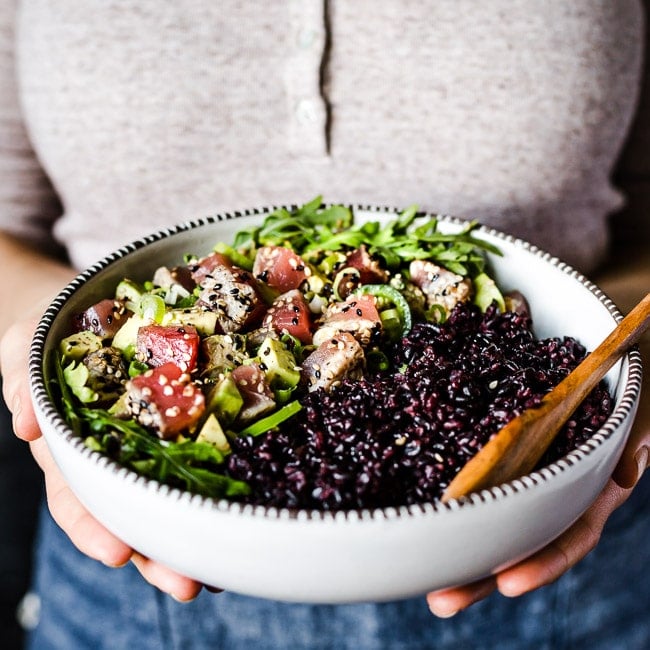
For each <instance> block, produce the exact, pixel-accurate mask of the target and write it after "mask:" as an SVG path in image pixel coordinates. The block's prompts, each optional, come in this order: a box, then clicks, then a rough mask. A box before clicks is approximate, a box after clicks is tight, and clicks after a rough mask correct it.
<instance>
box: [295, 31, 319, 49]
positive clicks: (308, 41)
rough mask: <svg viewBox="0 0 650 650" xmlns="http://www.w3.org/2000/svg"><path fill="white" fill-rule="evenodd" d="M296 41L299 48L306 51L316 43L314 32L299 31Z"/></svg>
mask: <svg viewBox="0 0 650 650" xmlns="http://www.w3.org/2000/svg"><path fill="white" fill-rule="evenodd" d="M296 41H297V43H298V46H299V47H301V48H302V49H303V50H307V49H309V48H310V47H312V46H313V45H314V43H315V42H316V32H315V31H314V30H313V29H307V28H305V29H301V30H300V31H299V32H298V38H297V39H296Z"/></svg>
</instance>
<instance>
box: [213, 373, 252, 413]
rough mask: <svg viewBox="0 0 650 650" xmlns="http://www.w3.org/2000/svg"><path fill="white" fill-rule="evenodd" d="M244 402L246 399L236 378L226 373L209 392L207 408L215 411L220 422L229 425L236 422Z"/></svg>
mask: <svg viewBox="0 0 650 650" xmlns="http://www.w3.org/2000/svg"><path fill="white" fill-rule="evenodd" d="M243 404H244V399H243V398H242V396H241V393H240V392H239V389H238V388H237V384H235V380H234V379H233V378H232V377H231V376H230V375H226V376H225V377H222V378H221V379H220V380H219V381H218V382H217V383H216V384H215V385H214V386H213V387H212V389H211V390H210V392H209V393H208V399H207V409H206V410H207V411H208V412H209V413H214V415H215V416H216V417H217V419H218V420H219V422H220V423H222V424H223V425H225V426H228V425H230V424H231V423H232V422H234V420H235V418H236V417H237V415H238V414H239V411H240V410H241V407H242V406H243Z"/></svg>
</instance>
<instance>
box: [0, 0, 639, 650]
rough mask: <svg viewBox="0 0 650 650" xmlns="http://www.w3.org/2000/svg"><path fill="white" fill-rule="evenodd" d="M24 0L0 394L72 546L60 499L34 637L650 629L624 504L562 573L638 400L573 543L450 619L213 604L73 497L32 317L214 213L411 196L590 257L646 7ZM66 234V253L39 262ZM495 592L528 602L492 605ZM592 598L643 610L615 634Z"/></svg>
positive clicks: (584, 262) (306, 643)
mask: <svg viewBox="0 0 650 650" xmlns="http://www.w3.org/2000/svg"><path fill="white" fill-rule="evenodd" d="M8 5H9V6H8V7H3V8H2V10H1V11H2V14H1V15H2V21H3V22H2V24H3V30H2V38H3V48H2V52H3V57H4V59H3V64H2V65H3V68H2V74H3V78H2V80H1V83H2V87H3V94H2V98H3V99H2V102H3V107H2V108H3V114H4V116H5V119H4V121H3V128H4V129H5V130H6V132H5V134H4V135H6V141H7V143H8V144H7V147H6V149H4V150H3V152H2V166H3V176H2V180H1V181H0V183H2V196H1V199H2V204H1V205H2V213H1V214H0V219H1V222H0V224H1V227H2V229H3V230H4V232H5V235H4V236H3V237H2V239H1V240H0V242H1V243H0V245H1V250H0V260H1V261H0V264H2V265H3V267H4V269H5V271H6V272H8V273H10V274H11V275H12V276H14V277H16V278H20V287H21V290H20V291H18V292H16V291H11V294H9V295H7V296H3V306H4V309H3V314H2V319H3V321H2V322H3V331H6V334H5V336H4V338H3V339H2V356H1V361H2V372H3V375H4V378H5V385H4V394H5V397H6V399H7V403H8V404H9V406H10V408H11V409H12V410H13V418H14V428H15V431H16V433H17V435H18V436H19V437H21V438H23V439H24V440H28V441H30V445H31V448H32V452H33V454H34V456H35V458H36V460H37V462H38V463H39V464H40V466H41V468H42V469H43V471H44V473H45V478H46V483H47V492H48V504H49V509H50V512H51V514H52V516H53V518H54V519H55V520H56V521H57V523H58V524H59V526H60V527H61V529H63V530H64V531H65V533H66V534H67V535H68V536H69V538H70V540H72V542H73V543H74V545H75V546H76V547H77V548H78V549H79V551H81V553H78V552H76V551H75V550H74V549H73V547H72V545H71V544H70V541H69V540H68V539H67V538H66V536H65V535H63V534H62V532H61V530H60V529H59V528H57V527H55V526H54V525H53V523H52V521H51V519H50V518H49V516H48V515H46V514H45V515H44V517H43V520H42V524H41V526H42V529H41V538H40V544H39V547H38V558H37V570H38V575H37V588H38V589H39V593H40V596H41V600H42V611H41V620H40V623H39V625H38V626H37V628H36V630H35V631H34V635H33V638H32V643H33V647H35V648H49V647H52V648H55V647H62V648H63V647H91V646H95V647H109V646H110V647H111V648H119V647H138V648H146V647H152V648H160V647H217V646H220V645H223V646H224V647H228V648H237V647H259V648H263V647H269V648H273V647H277V648H282V647H307V648H308V647H314V648H316V647H320V648H324V647H332V648H344V647H354V648H364V647H367V648H380V647H394V648H398V647H404V648H421V647H499V648H506V647H515V648H521V647H525V646H526V645H527V644H529V645H530V646H531V647H536V648H539V647H554V648H555V647H562V646H563V645H570V644H571V643H576V644H582V643H584V644H587V643H589V647H612V645H611V643H612V640H613V639H616V640H617V642H618V641H620V640H621V639H623V637H621V636H620V635H621V634H623V633H625V634H627V637H625V639H626V641H627V645H626V644H625V643H623V645H622V647H642V645H638V644H639V643H650V631H649V630H648V629H647V627H648V626H647V625H645V623H644V621H643V618H645V617H642V616H641V613H640V611H641V610H640V609H639V607H640V606H641V605H640V603H644V602H647V593H646V592H647V591H648V589H650V587H649V586H648V585H643V584H641V585H638V586H637V588H638V589H639V593H637V594H636V595H635V594H634V593H631V592H630V591H626V590H624V589H622V588H619V589H610V588H609V586H608V585H607V583H606V582H605V583H603V579H602V576H603V575H607V576H608V579H609V580H612V579H613V578H614V577H616V576H619V577H620V576H621V575H623V572H624V569H625V563H624V562H622V561H621V553H620V551H621V550H622V549H623V548H625V546H623V543H625V544H627V545H628V546H627V547H628V548H629V544H631V543H634V540H635V539H637V538H638V539H639V540H640V539H641V538H642V537H641V536H642V535H643V534H646V536H647V533H645V531H644V526H643V524H642V522H641V521H640V518H637V517H632V514H635V513H634V510H633V509H632V510H630V509H629V508H628V509H626V510H623V511H621V514H620V516H619V513H617V516H615V517H614V518H613V520H614V523H615V524H616V527H615V531H614V532H615V533H616V536H615V537H613V538H612V541H611V542H610V543H609V544H608V545H607V546H606V547H603V548H604V551H603V552H604V553H605V555H604V559H603V557H602V556H598V560H597V561H596V562H595V563H590V562H589V560H590V559H591V558H588V559H587V560H585V561H584V562H582V563H581V564H579V565H578V567H576V569H575V570H573V571H571V572H569V573H566V572H567V571H568V569H570V568H571V567H572V566H573V565H575V564H576V563H577V562H578V561H579V560H580V559H582V558H583V557H584V556H585V555H586V554H587V553H588V552H589V551H590V550H591V549H592V548H593V546H594V545H595V543H596V541H597V539H598V537H599V536H600V533H601V531H602V529H603V526H604V524H605V522H606V521H607V520H608V518H609V517H610V515H611V514H612V512H613V511H614V509H615V508H616V507H617V506H618V505H619V504H621V503H622V502H623V501H625V500H626V499H627V497H628V496H629V494H630V491H631V487H632V486H633V485H634V484H635V483H636V482H637V480H638V478H639V477H640V474H641V473H642V471H643V469H645V465H646V463H647V447H646V446H644V445H647V438H648V435H649V431H648V429H649V423H648V418H647V414H646V415H645V419H643V420H642V421H640V423H639V428H638V430H637V431H638V433H637V434H636V437H635V438H634V440H632V441H631V443H630V445H629V446H628V448H627V449H626V452H625V455H624V457H623V459H622V461H621V464H620V465H619V468H618V469H617V474H616V480H612V481H610V483H609V484H608V486H607V487H606V489H605V491H604V492H603V494H602V495H601V496H600V497H599V499H598V500H597V501H596V503H595V504H594V505H593V506H592V508H591V509H590V510H589V511H588V512H587V513H586V514H585V516H584V517H583V518H582V519H581V520H580V521H579V522H577V523H576V525H575V526H573V527H572V528H571V529H570V530H569V531H567V533H565V534H564V535H563V536H562V537H560V538H559V539H558V540H556V541H555V542H553V543H552V544H551V545H550V546H549V547H548V548H546V549H544V550H542V551H540V552H539V553H538V554H536V555H535V556H533V557H532V558H529V559H528V560H526V561H524V562H522V563H521V564H519V565H517V566H516V567H513V568H511V569H509V570H506V571H504V572H502V573H500V574H498V575H497V576H495V577H493V578H489V579H487V580H484V581H482V582H480V583H478V584H474V585H469V586H465V587H460V588H457V589H451V590H447V591H444V592H438V593H432V594H429V595H428V597H427V601H428V605H429V607H430V609H431V611H432V612H433V613H434V614H436V615H437V616H438V617H441V618H444V617H448V616H450V615H452V614H454V613H456V612H458V611H459V610H462V609H465V608H467V607H468V606H469V605H470V604H472V603H476V602H477V601H482V602H480V603H478V604H476V605H475V606H474V607H472V608H470V609H469V610H468V611H466V612H463V613H462V614H459V616H458V617H457V618H456V619H455V620H453V621H443V620H436V619H434V618H433V617H431V615H430V614H429V613H428V612H427V608H426V606H425V604H424V600H414V601H404V602H399V603H388V604H384V605H376V604H366V605H355V606H339V607H314V606H302V605H285V604H282V603H274V602H270V601H259V600H255V599H250V598H244V597H240V596H236V595H234V594H222V595H220V596H214V595H213V594H210V593H209V592H206V590H202V588H201V585H198V584H196V583H195V582H193V581H191V580H189V579H186V578H183V577H182V576H178V575H176V574H174V573H173V572H171V571H170V570H168V569H166V568H165V567H162V566H159V565H157V564H155V563H154V562H152V561H150V560H148V559H147V558H144V557H141V556H139V555H138V554H136V553H134V552H133V551H132V549H130V548H128V546H126V545H125V544H124V543H123V542H121V541H120V540H118V539H117V538H115V537H114V536H113V535H111V534H110V533H109V532H108V531H106V530H105V529H104V528H103V527H102V526H101V525H100V524H99V523H98V522H96V521H95V520H94V519H93V518H92V517H91V516H90V515H89V514H88V513H87V512H86V511H85V510H84V509H83V507H82V506H81V505H80V504H79V503H78V502H77V501H76V499H75V498H74V496H73V495H72V494H71V492H70V491H69V489H68V487H67V485H66V484H65V482H64V481H63V479H62V477H61V476H60V474H59V473H58V471H57V468H56V466H55V465H54V464H53V461H52V459H51V457H50V455H49V453H48V451H47V447H46V445H45V444H44V442H43V439H42V438H41V437H40V432H39V431H38V427H37V426H36V423H35V420H34V415H33V412H32V410H31V406H30V402H29V396H28V391H27V383H26V350H27V345H28V341H29V337H30V335H31V332H32V331H33V327H34V314H38V313H40V309H41V308H42V305H43V304H44V302H43V301H45V302H47V299H49V298H50V297H51V296H52V295H53V294H54V293H55V292H56V291H58V290H59V289H60V287H61V286H62V285H63V284H64V283H65V282H66V281H67V280H68V279H69V278H70V277H71V276H72V274H73V272H74V271H73V268H75V269H79V268H83V267H85V266H87V265H89V264H91V263H92V262H93V261H95V260H96V259H97V258H99V257H100V256H102V255H104V254H105V253H107V252H109V251H110V250H112V249H114V248H116V247H117V246H119V245H120V244H121V243H124V242H126V241H130V240H132V239H134V238H136V237H138V236H140V235H142V234H144V233H147V232H150V231H152V230H155V229H158V228H160V227H161V226H163V225H165V224H170V223H174V222H176V221H179V220H181V219H184V218H187V217H192V216H200V215H204V214H207V213H213V212H215V211H220V210H228V209H238V208H243V207H250V206H256V205H262V204H279V203H296V202H300V201H302V200H304V199H307V198H310V197H312V196H314V195H316V194H319V193H322V194H323V195H324V196H325V198H326V199H327V200H328V201H337V202H338V201H341V202H351V203H379V204H390V205H397V206H404V205H408V204H411V203H417V204H419V205H420V207H421V208H423V209H430V210H434V211H440V212H449V213H453V214H457V215H459V216H468V217H472V218H476V219H479V220H481V221H483V222H485V223H489V224H492V225H495V226H497V227H499V228H501V229H503V230H508V231H510V232H512V233H513V234H516V235H520V236H523V237H525V238H527V239H530V240H532V241H534V242H535V243H536V244H538V245H540V246H541V247H543V248H545V249H548V250H549V251H551V252H553V253H554V254H556V255H558V256H560V257H561V258H563V259H566V260H567V261H568V262H570V263H572V264H573V265H575V266H577V267H578V268H580V269H581V270H583V271H587V272H591V271H593V270H594V269H595V268H596V266H597V264H598V263H599V262H601V261H602V260H603V258H604V255H605V251H606V249H607V241H608V239H607V238H608V235H607V228H606V220H607V215H608V214H609V213H611V212H613V211H614V210H615V209H616V208H618V207H619V206H620V203H621V196H620V195H619V193H618V192H617V191H616V190H615V189H614V188H613V187H612V185H611V182H610V179H609V176H610V173H611V169H612V166H613V164H614V161H615V160H616V157H617V155H618V152H619V150H620V147H621V145H622V143H623V141H624V138H625V135H626V132H627V128H628V126H629V124H630V121H631V118H632V115H633V111H634V107H635V99H636V95H637V91H638V83H639V74H640V66H641V40H642V23H643V21H642V12H641V8H640V6H639V3H638V2H634V1H632V0H626V1H624V2H619V3H616V4H615V5H614V4H613V3H608V2H604V1H603V2H593V1H587V0H579V1H578V2H574V3H564V2H561V1H560V0H548V1H547V2H544V3H539V2H534V1H533V0H514V1H512V0H509V1H507V2H506V1H505V0H497V1H495V2H491V3H483V4H477V3H473V2H470V1H469V0H458V1H457V2H454V3H440V2H435V1H433V0H431V1H429V2H421V1H416V0H408V1H405V2H400V3H396V2H389V1H387V0H386V1H384V0H381V1H374V2H370V1H367V2H366V1H363V2H355V3H343V2H338V1H336V2H335V1H333V0H332V1H329V2H325V1H322V2H316V1H310V2H287V3H258V2H249V3H240V2H234V1H233V2H230V3H219V5H218V6H216V5H214V3H202V2H191V1H190V0H183V1H181V2H175V3H159V2H154V0H144V1H142V0H141V1H140V2H131V1H129V0H126V1H122V2H118V1H109V2H102V3H81V4H80V3H76V2H73V1H72V0H58V1H57V2H56V3H54V2H51V1H49V0H25V1H23V2H20V3H17V2H15V1H14V2H10V3H8ZM15 5H18V6H15ZM14 55H15V61H16V65H15V67H14ZM14 70H15V74H14V73H13V71H14ZM5 89H6V90H5ZM59 201H60V204H59ZM59 205H62V209H61V208H60V207H59ZM54 244H57V245H62V246H63V247H64V249H65V253H66V255H67V256H68V258H69V260H70V264H65V263H61V262H59V261H57V260H56V259H55V258H54V257H53V256H52V255H49V254H48V253H47V252H48V251H50V250H51V247H52V246H53V245H54ZM7 284H9V283H5V287H6V285H7ZM5 290H6V289H3V291H5ZM36 304H38V305H39V307H38V308H36V309H35V310H34V309H33V306H34V305H36ZM28 312H30V313H29V314H28ZM646 399H647V398H646ZM643 440H646V442H645V443H643V444H642V441H643ZM635 497H636V495H635ZM639 499H640V500H642V498H641V497H639ZM635 507H638V506H635ZM630 513H632V514H630ZM645 520H646V522H647V521H650V520H649V519H648V518H647V517H646V518H645ZM647 526H648V524H647V523H646V525H645V528H647ZM617 544H621V545H620V546H619V547H618V550H619V552H618V553H614V552H613V551H612V549H613V548H616V545H617ZM646 546H647V545H646ZM633 548H637V549H638V552H639V553H640V552H641V547H640V546H633ZM599 549H600V547H599ZM599 549H597V550H599ZM86 556H88V557H86ZM591 557H594V556H593V555H592V556H591ZM89 558H94V559H95V560H99V561H101V562H103V563H104V564H107V565H109V566H111V567H116V566H123V565H126V566H124V568H122V569H121V570H119V571H116V570H114V569H110V568H106V567H102V566H101V565H100V564H98V563H97V562H95V561H93V560H91V559H89ZM625 559H627V558H625ZM646 559H647V558H646ZM605 560H607V562H608V564H607V565H605ZM127 563H128V564H127ZM628 565H629V562H628ZM604 567H606V568H604ZM136 569H137V571H139V572H140V574H141V575H142V577H144V580H142V579H141V578H140V576H138V574H137V571H136ZM610 571H611V572H616V573H614V574H612V573H608V572H610ZM627 572H628V573H630V571H629V566H628V569H627ZM565 573H566V575H565V576H564V578H563V579H562V580H560V581H558V582H555V583H554V584H553V585H552V586H550V587H545V588H544V589H538V588H539V587H542V586H543V585H549V584H550V583H552V582H553V581H555V580H556V579H558V578H560V576H562V575H563V574H565ZM150 585H154V586H155V587H158V589H159V590H160V591H159V590H156V589H155V588H154V587H152V586H150ZM536 589H537V590H536ZM575 589H579V590H580V592H581V594H582V596H581V597H582V603H581V605H582V606H581V608H580V609H579V611H578V610H573V609H572V608H571V607H575V604H574V603H573V602H571V598H572V596H573V593H574V590H575ZM495 590H498V591H500V592H501V594H503V595H506V596H520V595H521V594H524V593H527V592H531V593H529V594H528V595H527V596H523V597H520V598H517V599H513V600H504V599H502V598H500V597H498V596H496V595H495V596H492V597H490V598H488V596H489V595H490V594H491V593H492V592H494V591H495ZM534 590H536V591H534ZM162 592H165V593H167V594H171V595H173V596H174V598H175V599H176V600H180V601H190V600H191V601H192V602H190V603H185V604H179V603H175V602H174V601H173V600H171V599H169V598H167V597H166V596H164V595H163V593H162ZM484 599H485V600H484ZM599 602H602V603H605V604H606V606H607V610H605V611H606V612H608V613H609V614H608V615H611V617H612V618H613V620H617V621H622V620H624V618H623V613H624V612H625V615H626V616H632V617H633V618H632V620H633V621H634V622H635V624H634V625H632V624H631V623H630V622H629V621H627V620H626V621H625V623H626V624H625V625H623V626H621V625H619V626H617V627H613V626H612V625H611V624H610V625H607V624H606V623H609V618H608V616H605V615H604V612H603V611H602V610H601V609H598V608H597V605H598V603H599ZM569 605H571V607H570V606H569ZM635 608H636V609H635ZM574 612H575V613H574ZM635 614H638V616H635ZM621 627H623V628H624V630H621V629H619V628H621ZM612 634H614V635H616V636H612ZM621 642H622V641H621ZM635 643H636V644H637V645H636V646H635V645H634V644H635ZM599 644H600V645H599Z"/></svg>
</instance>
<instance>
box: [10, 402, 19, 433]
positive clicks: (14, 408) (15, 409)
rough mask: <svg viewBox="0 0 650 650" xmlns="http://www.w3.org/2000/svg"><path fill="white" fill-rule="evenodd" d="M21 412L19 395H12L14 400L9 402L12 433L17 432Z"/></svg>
mask: <svg viewBox="0 0 650 650" xmlns="http://www.w3.org/2000/svg"><path fill="white" fill-rule="evenodd" d="M21 410H22V406H21V402H20V395H14V398H13V399H12V400H11V425H12V426H13V429H14V431H18V416H19V415H20V412H21Z"/></svg>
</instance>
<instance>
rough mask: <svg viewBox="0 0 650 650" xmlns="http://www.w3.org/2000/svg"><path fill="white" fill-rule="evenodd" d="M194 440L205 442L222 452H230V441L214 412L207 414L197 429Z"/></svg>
mask: <svg viewBox="0 0 650 650" xmlns="http://www.w3.org/2000/svg"><path fill="white" fill-rule="evenodd" d="M196 442H207V443H209V444H211V445H214V446H215V447H216V448H217V449H218V450H219V451H220V452H222V453H224V454H229V453H230V443H229V442H228V438H227V437H226V434H225V433H224V432H223V429H222V428H221V424H220V423H219V420H218V419H217V416H216V415H215V414H214V413H210V415H208V417H207V419H206V421H205V423H204V424H203V426H202V427H201V430H200V431H199V435H198V436H197V437H196Z"/></svg>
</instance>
